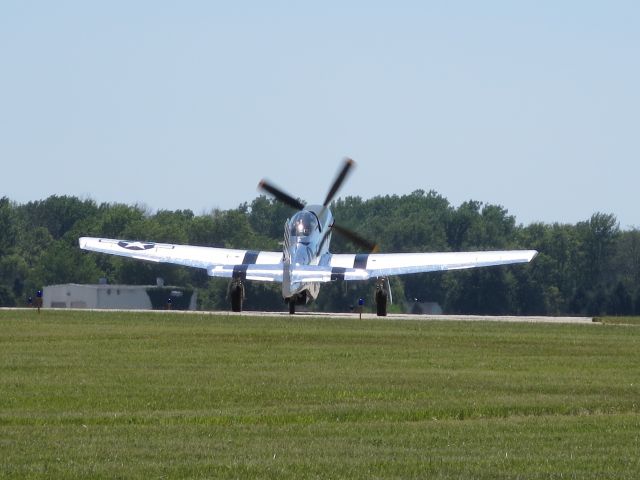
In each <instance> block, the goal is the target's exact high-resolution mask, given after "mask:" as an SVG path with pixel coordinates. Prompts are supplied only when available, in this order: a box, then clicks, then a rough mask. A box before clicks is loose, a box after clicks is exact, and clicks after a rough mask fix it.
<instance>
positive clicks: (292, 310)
mask: <svg viewBox="0 0 640 480" xmlns="http://www.w3.org/2000/svg"><path fill="white" fill-rule="evenodd" d="M295 313H296V298H295V297H291V298H290V299H289V315H293V314H295Z"/></svg>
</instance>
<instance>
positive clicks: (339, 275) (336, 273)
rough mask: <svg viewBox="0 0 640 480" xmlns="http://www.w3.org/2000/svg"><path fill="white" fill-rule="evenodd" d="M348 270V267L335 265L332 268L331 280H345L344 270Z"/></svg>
mask: <svg viewBox="0 0 640 480" xmlns="http://www.w3.org/2000/svg"><path fill="white" fill-rule="evenodd" d="M346 271H347V269H346V268H343V267H333V268H332V269H331V281H332V282H334V281H336V280H344V272H346Z"/></svg>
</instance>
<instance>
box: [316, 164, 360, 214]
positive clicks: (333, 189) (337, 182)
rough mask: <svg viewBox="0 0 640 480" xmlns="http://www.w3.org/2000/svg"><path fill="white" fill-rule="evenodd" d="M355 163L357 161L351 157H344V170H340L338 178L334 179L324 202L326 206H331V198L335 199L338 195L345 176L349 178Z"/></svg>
mask: <svg viewBox="0 0 640 480" xmlns="http://www.w3.org/2000/svg"><path fill="white" fill-rule="evenodd" d="M355 164H356V162H354V161H353V160H351V159H350V158H345V159H344V166H343V167H342V170H340V173H338V176H337V177H336V179H335V180H334V181H333V185H331V189H329V193H327V198H326V199H325V201H324V203H323V204H322V205H323V206H324V207H327V206H329V204H330V203H331V200H333V197H334V196H335V195H336V193H338V190H339V189H340V187H341V186H342V183H343V182H344V180H345V178H347V174H348V173H349V171H350V170H351V168H353V167H354V166H355Z"/></svg>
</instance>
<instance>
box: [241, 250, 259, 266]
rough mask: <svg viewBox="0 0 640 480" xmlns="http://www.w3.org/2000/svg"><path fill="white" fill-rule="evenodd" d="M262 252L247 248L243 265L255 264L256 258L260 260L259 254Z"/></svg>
mask: <svg viewBox="0 0 640 480" xmlns="http://www.w3.org/2000/svg"><path fill="white" fill-rule="evenodd" d="M259 254H260V252H257V251H255V250H247V251H246V252H245V254H244V258H243V259H242V264H243V265H254V264H255V263H256V260H258V255H259Z"/></svg>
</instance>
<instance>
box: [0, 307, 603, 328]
mask: <svg viewBox="0 0 640 480" xmlns="http://www.w3.org/2000/svg"><path fill="white" fill-rule="evenodd" d="M0 310H26V309H22V308H1V309H0ZM43 310H44V309H43ZM47 310H60V311H63V310H64V309H47ZM74 310H82V309H74ZM85 311H96V312H98V311H101V312H104V311H118V312H142V311H146V312H155V313H159V314H163V313H169V311H167V310H85ZM171 312H172V313H183V314H185V315H233V316H238V317H242V316H260V317H289V316H290V315H289V313H288V312H251V311H245V312H242V313H233V312H228V311H219V312H201V311H189V310H172V311H171ZM293 317H294V318H301V319H302V318H345V319H346V318H353V319H359V318H360V316H359V314H357V313H325V312H298V313H296V314H295V315H294V316H293ZM362 318H363V319H366V320H375V319H378V320H421V321H429V320H438V321H442V320H450V321H465V322H511V323H518V322H520V323H581V324H598V322H596V321H594V319H593V318H592V317H536V316H491V315H411V314H404V313H402V314H401V313H394V314H391V313H390V314H389V315H387V316H386V317H378V316H377V315H375V314H373V313H363V314H362Z"/></svg>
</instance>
